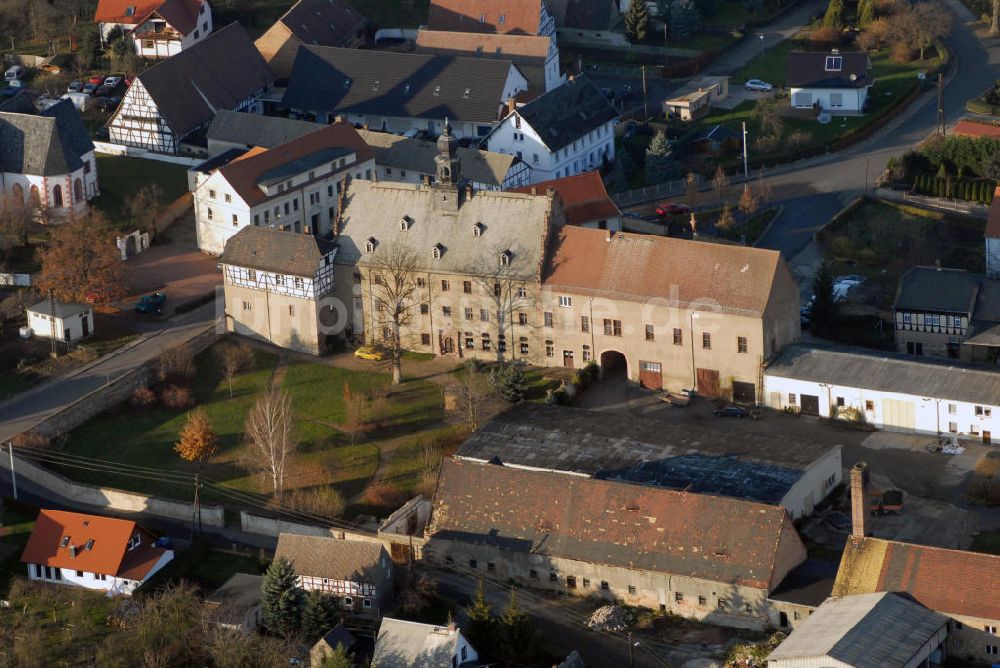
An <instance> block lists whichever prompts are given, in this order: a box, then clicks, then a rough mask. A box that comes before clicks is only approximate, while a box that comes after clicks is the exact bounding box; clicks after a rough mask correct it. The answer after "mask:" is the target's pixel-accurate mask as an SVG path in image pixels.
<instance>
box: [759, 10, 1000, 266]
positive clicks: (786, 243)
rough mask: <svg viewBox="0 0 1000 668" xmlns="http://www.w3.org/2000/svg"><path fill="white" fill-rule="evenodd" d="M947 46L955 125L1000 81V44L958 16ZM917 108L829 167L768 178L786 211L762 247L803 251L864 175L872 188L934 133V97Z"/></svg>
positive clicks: (950, 113) (949, 108)
mask: <svg viewBox="0 0 1000 668" xmlns="http://www.w3.org/2000/svg"><path fill="white" fill-rule="evenodd" d="M953 9H955V8H953ZM947 43H948V46H949V47H950V48H951V49H952V53H953V54H954V56H955V57H956V60H957V62H956V63H955V65H956V66H957V67H958V68H959V72H958V73H957V74H956V75H955V76H953V77H952V78H951V81H950V82H949V83H948V84H947V85H946V87H945V119H946V122H947V123H948V124H952V123H954V122H955V121H956V120H958V119H959V118H961V117H962V116H963V115H964V113H965V102H966V100H967V99H968V98H970V97H974V96H975V95H978V94H979V93H981V92H982V91H983V90H984V89H985V88H986V87H987V86H989V85H990V84H991V83H992V82H993V81H995V80H996V79H997V78H998V77H1000V41H998V40H990V41H988V42H985V43H984V42H981V41H980V40H979V39H978V38H977V37H976V35H975V34H974V33H973V31H972V30H971V29H970V28H969V26H967V25H965V24H964V23H962V22H961V20H959V19H957V18H956V20H955V21H954V25H953V27H952V31H951V35H950V36H949V37H948V39H947ZM877 88H878V86H877V85H876V90H877ZM916 104H917V108H916V109H911V110H909V113H910V114H912V115H910V116H909V117H908V118H906V120H905V121H904V122H902V123H901V124H899V125H898V127H895V128H894V129H891V130H888V131H886V132H884V133H883V134H880V135H877V137H876V138H875V139H873V140H869V141H868V142H864V143H862V144H861V145H859V146H856V147H855V148H853V149H849V150H847V151H845V152H843V153H841V154H838V155H837V156H836V157H834V158H832V159H831V161H830V162H829V163H827V164H823V165H820V166H816V167H812V168H805V169H800V170H796V171H793V172H791V173H788V174H785V175H782V176H776V177H774V178H773V179H770V181H771V184H772V186H773V188H774V195H775V198H776V199H777V200H779V201H780V202H781V203H782V204H783V205H784V207H785V213H784V215H782V216H781V218H780V219H779V220H778V221H777V223H776V224H775V225H774V226H773V227H772V228H771V230H770V232H769V233H768V234H767V235H766V236H765V237H764V238H763V239H762V240H761V243H760V245H761V246H762V247H764V248H771V249H775V250H780V251H782V253H783V254H784V255H785V257H786V258H792V257H793V256H794V255H795V254H796V253H798V252H799V251H801V250H802V249H803V248H805V246H806V245H807V244H808V243H809V241H810V239H811V238H812V235H813V233H815V232H816V230H818V229H819V228H820V227H821V226H822V225H823V224H824V223H826V222H827V221H828V220H829V219H830V217H831V216H833V215H834V214H835V213H836V212H837V211H838V210H839V209H840V208H841V207H843V206H844V205H845V204H846V203H847V202H849V201H850V200H851V199H852V198H854V197H856V196H857V195H858V194H861V193H862V192H863V191H864V188H865V183H866V180H865V176H866V173H867V177H868V184H869V185H871V184H872V183H873V182H874V180H875V177H876V176H878V174H880V173H881V172H882V171H883V170H884V169H885V165H886V163H887V162H888V160H889V158H891V157H892V156H894V155H900V154H901V153H903V152H904V151H906V149H908V148H911V147H913V146H914V145H915V144H917V143H919V142H920V141H921V140H923V139H924V138H926V137H927V136H928V135H929V134H931V133H932V132H933V131H934V129H935V127H936V125H937V105H936V100H935V97H934V95H927V96H925V97H924V98H922V99H921V100H920V101H919V102H918V103H916ZM904 113H906V112H904Z"/></svg>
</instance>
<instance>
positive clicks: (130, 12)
mask: <svg viewBox="0 0 1000 668" xmlns="http://www.w3.org/2000/svg"><path fill="white" fill-rule="evenodd" d="M125 16H135V6H134V5H129V6H128V7H126V8H125Z"/></svg>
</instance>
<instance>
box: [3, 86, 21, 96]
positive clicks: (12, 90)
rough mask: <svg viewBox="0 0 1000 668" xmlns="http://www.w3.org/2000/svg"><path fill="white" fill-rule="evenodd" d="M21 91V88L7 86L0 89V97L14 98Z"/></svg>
mask: <svg viewBox="0 0 1000 668" xmlns="http://www.w3.org/2000/svg"><path fill="white" fill-rule="evenodd" d="M21 90H22V89H21V88H17V87H15V86H7V87H5V88H0V95H2V96H3V97H14V96H15V95H17V94H18V93H20V92H21Z"/></svg>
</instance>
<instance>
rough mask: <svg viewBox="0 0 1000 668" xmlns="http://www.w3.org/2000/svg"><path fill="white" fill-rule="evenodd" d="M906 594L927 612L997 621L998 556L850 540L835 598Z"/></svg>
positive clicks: (999, 616)
mask: <svg viewBox="0 0 1000 668" xmlns="http://www.w3.org/2000/svg"><path fill="white" fill-rule="evenodd" d="M879 591H894V592H906V593H908V594H910V595H911V596H913V598H914V599H916V601H917V602H918V603H920V604H922V605H924V606H926V607H928V608H930V609H931V610H935V611H937V612H941V613H945V614H953V615H964V616H969V617H979V618H981V619H989V620H994V621H1000V597H998V596H997V593H998V592H1000V556H996V555H991V554H981V553H979V552H966V551H964V550H948V549H945V548H940V547H930V546H927V545H914V544H912V543H898V542H896V541H888V540H882V539H879V538H863V539H860V540H858V539H852V540H849V541H848V543H847V545H846V546H845V547H844V556H843V557H842V558H841V562H840V571H839V572H838V573H837V581H836V583H835V584H834V588H833V594H834V596H848V595H851V594H866V593H872V592H879Z"/></svg>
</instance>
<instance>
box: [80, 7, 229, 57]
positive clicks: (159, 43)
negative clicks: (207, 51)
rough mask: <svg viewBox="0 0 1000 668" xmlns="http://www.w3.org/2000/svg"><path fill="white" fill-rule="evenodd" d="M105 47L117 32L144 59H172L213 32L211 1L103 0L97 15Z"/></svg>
mask: <svg viewBox="0 0 1000 668" xmlns="http://www.w3.org/2000/svg"><path fill="white" fill-rule="evenodd" d="M94 20H95V21H97V23H98V26H99V31H100V35H101V43H102V44H104V45H107V43H108V38H109V37H110V35H111V33H112V32H113V31H114V30H115V29H116V28H119V29H121V30H122V31H123V32H124V33H125V34H126V35H127V36H128V38H129V39H130V40H131V41H132V43H133V45H134V48H135V52H136V53H137V54H138V55H139V56H142V57H143V58H169V57H170V56H174V55H177V54H178V53H180V52H181V51H183V50H184V49H186V48H188V47H190V46H192V45H194V44H196V43H197V42H200V41H201V40H203V39H204V38H206V37H208V35H209V34H210V33H211V32H212V7H211V5H210V4H209V2H208V0H134V1H133V2H121V0H100V2H98V3H97V11H96V13H95V14H94Z"/></svg>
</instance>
